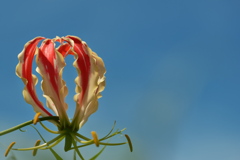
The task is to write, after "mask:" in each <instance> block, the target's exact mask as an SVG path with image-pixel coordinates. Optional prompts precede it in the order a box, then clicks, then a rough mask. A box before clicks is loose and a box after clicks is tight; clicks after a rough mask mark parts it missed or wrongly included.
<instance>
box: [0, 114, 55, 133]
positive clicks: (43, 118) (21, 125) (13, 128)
mask: <svg viewBox="0 0 240 160" xmlns="http://www.w3.org/2000/svg"><path fill="white" fill-rule="evenodd" d="M46 120H56V121H57V120H59V117H58V116H50V117H42V118H39V121H46ZM30 124H33V120H30V121H27V122H24V123H22V124H19V125H17V126H15V127H12V128H9V129H6V130H4V131H1V132H0V136H2V135H4V134H7V133H10V132H13V131H15V130H18V129H20V128H22V127H25V126H28V125H30Z"/></svg>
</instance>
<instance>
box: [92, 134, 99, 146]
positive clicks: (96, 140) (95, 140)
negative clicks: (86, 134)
mask: <svg viewBox="0 0 240 160" xmlns="http://www.w3.org/2000/svg"><path fill="white" fill-rule="evenodd" d="M91 134H92V137H93V141H94V143H95V145H96V146H97V147H98V146H99V140H98V135H97V133H96V132H95V131H92V132H91Z"/></svg>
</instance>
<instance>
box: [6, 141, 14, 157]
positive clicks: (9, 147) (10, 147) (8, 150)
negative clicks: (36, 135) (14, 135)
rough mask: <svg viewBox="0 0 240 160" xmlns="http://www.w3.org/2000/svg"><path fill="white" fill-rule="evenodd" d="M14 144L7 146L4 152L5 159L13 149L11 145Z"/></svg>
mask: <svg viewBox="0 0 240 160" xmlns="http://www.w3.org/2000/svg"><path fill="white" fill-rule="evenodd" d="M15 143H16V142H12V143H11V144H10V145H9V146H8V148H7V150H6V152H5V154H4V156H5V157H7V155H8V153H9V152H10V150H11V149H12V147H13V145H14V144H15Z"/></svg>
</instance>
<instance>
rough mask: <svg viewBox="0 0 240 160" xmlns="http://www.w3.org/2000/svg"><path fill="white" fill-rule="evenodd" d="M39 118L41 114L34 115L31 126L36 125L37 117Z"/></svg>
mask: <svg viewBox="0 0 240 160" xmlns="http://www.w3.org/2000/svg"><path fill="white" fill-rule="evenodd" d="M40 116H41V113H40V112H38V113H36V114H35V116H34V118H33V124H37V122H38V121H39V117H40Z"/></svg>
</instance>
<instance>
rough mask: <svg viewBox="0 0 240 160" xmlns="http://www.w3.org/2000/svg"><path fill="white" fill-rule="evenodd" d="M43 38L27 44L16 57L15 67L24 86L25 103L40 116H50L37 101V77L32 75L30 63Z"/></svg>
mask: <svg viewBox="0 0 240 160" xmlns="http://www.w3.org/2000/svg"><path fill="white" fill-rule="evenodd" d="M43 39H44V37H36V38H34V39H33V40H31V41H29V42H27V43H26V44H25V46H24V49H23V50H22V52H21V53H20V54H19V55H18V59H19V63H18V65H17V67H16V74H17V76H19V77H20V78H21V79H22V81H23V82H24V84H25V87H24V89H23V96H24V99H25V100H26V102H27V103H29V104H31V105H32V106H33V108H34V111H35V112H40V113H41V114H42V116H52V115H51V113H49V112H48V111H47V110H46V109H45V108H44V106H43V104H42V103H41V102H40V101H39V99H38V97H37V94H36V90H35V85H36V84H37V81H38V80H37V77H36V76H35V75H33V74H32V62H33V58H34V55H35V54H36V53H37V52H38V47H37V45H38V43H39V42H40V41H41V40H43Z"/></svg>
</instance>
